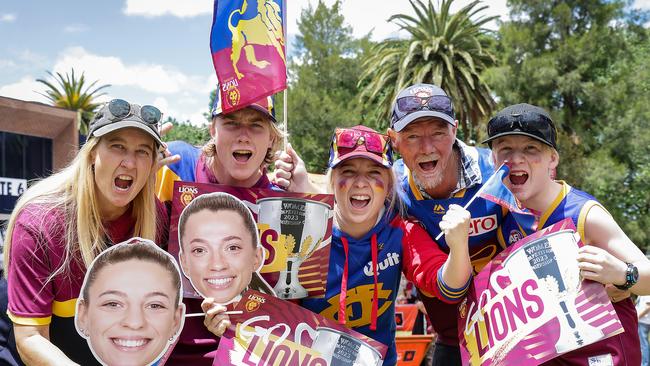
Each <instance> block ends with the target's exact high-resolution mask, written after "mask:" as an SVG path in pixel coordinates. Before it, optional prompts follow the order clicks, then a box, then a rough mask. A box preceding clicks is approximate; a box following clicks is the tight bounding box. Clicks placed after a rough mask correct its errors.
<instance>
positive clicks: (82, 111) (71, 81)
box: [36, 69, 110, 135]
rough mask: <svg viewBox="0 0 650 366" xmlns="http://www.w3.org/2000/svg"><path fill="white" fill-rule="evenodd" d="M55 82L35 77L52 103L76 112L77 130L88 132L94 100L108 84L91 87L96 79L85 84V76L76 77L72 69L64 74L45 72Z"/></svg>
mask: <svg viewBox="0 0 650 366" xmlns="http://www.w3.org/2000/svg"><path fill="white" fill-rule="evenodd" d="M47 73H48V74H49V75H50V77H51V78H52V79H54V81H55V83H56V84H54V83H52V82H50V81H49V80H45V79H36V81H37V82H39V83H42V84H45V86H46V87H47V90H46V91H45V94H42V95H43V96H45V97H46V98H47V99H49V100H50V101H51V102H52V105H54V106H56V107H61V108H65V109H70V110H73V111H76V112H77V113H78V117H77V120H78V121H79V132H80V133H82V134H84V135H85V134H87V133H88V124H89V123H90V121H91V120H92V117H93V114H94V113H95V110H96V109H97V107H98V106H99V104H98V103H96V102H95V101H96V100H97V98H98V97H100V96H102V95H104V94H105V93H100V91H101V90H102V89H104V88H107V87H109V86H110V85H101V86H98V87H96V88H94V89H93V87H95V84H97V80H95V81H93V82H92V83H90V85H86V78H85V77H84V74H83V73H82V74H81V77H79V78H78V79H77V77H76V76H75V73H74V69H72V70H71V71H70V73H66V74H65V76H63V75H61V73H58V72H57V73H56V76H55V75H54V74H52V73H51V72H49V71H48V72H47Z"/></svg>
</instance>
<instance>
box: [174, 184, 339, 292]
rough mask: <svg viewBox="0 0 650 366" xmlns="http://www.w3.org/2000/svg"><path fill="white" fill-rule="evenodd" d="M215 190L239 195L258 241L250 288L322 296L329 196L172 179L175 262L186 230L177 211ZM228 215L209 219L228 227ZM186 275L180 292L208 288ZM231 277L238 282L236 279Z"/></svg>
mask: <svg viewBox="0 0 650 366" xmlns="http://www.w3.org/2000/svg"><path fill="white" fill-rule="evenodd" d="M215 192H222V193H227V194H229V195H232V196H234V197H236V198H237V199H239V200H241V202H243V204H244V205H245V206H246V207H247V208H248V209H249V211H250V212H251V214H252V215H253V218H254V220H255V223H256V227H257V231H258V235H259V242H258V243H259V245H260V246H261V247H262V248H263V253H262V254H263V256H262V259H263V260H262V262H263V263H262V267H261V268H260V269H259V270H257V271H256V272H254V273H253V277H252V282H251V289H254V290H257V291H260V292H263V293H267V294H275V295H276V296H277V297H279V298H282V299H300V298H305V297H323V296H324V294H325V288H326V287H327V273H328V268H329V250H330V243H331V240H332V224H333V210H332V207H333V206H334V196H333V195H331V194H315V193H291V192H282V191H274V190H271V189H263V188H243V187H232V186H227V185H219V184H207V183H193V182H180V181H177V182H174V196H173V199H172V213H171V223H170V231H169V234H170V235H169V246H168V250H169V253H171V254H172V255H173V256H174V257H176V258H178V260H179V263H180V260H181V259H182V258H181V257H182V255H181V252H182V249H183V248H181V244H184V243H181V242H182V239H183V235H182V234H183V233H184V232H185V228H184V227H181V226H182V225H181V224H183V225H185V222H181V221H182V220H181V216H183V213H184V212H186V209H187V207H189V206H190V205H192V204H193V201H194V200H196V199H198V198H199V197H202V196H204V195H207V194H211V193H215ZM238 207H239V206H238ZM233 217H234V216H233ZM227 220H228V218H226V219H220V220H216V221H215V220H213V221H212V222H211V223H212V225H230V227H232V224H231V223H230V222H225V221H227ZM244 221H245V220H244ZM181 229H182V230H183V233H181ZM199 251H201V250H199ZM186 254H187V253H184V252H183V256H185V259H189V257H188V256H186ZM187 262H189V260H188V261H187ZM185 267H186V268H184V269H185V270H186V271H185V274H186V275H188V277H187V278H189V277H193V276H189V274H190V273H189V272H191V270H193V269H195V268H194V267H193V266H185ZM197 276H198V275H197ZM187 278H184V281H185V284H184V294H183V296H184V297H186V298H205V296H203V295H207V294H206V293H205V292H207V291H208V290H207V288H205V286H208V284H209V282H208V283H206V284H205V286H204V288H203V289H202V290H201V291H195V289H201V285H202V280H201V278H199V277H195V279H196V281H195V283H193V284H192V283H190V281H189V280H188V279H187ZM228 281H229V279H227V278H218V277H217V278H214V279H212V282H213V285H214V286H216V287H218V286H221V285H225V284H226V283H227V282H228ZM233 281H234V282H238V279H233ZM258 283H261V284H267V285H269V286H270V288H268V287H269V286H261V285H259V286H258V285H257V284H258ZM195 285H196V286H195ZM214 286H213V287H214ZM198 292H203V294H199V293H198ZM231 296H232V295H231Z"/></svg>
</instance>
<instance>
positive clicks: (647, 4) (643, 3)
mask: <svg viewBox="0 0 650 366" xmlns="http://www.w3.org/2000/svg"><path fill="white" fill-rule="evenodd" d="M634 8H636V9H650V0H636V1H635V2H634Z"/></svg>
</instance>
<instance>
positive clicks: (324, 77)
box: [276, 0, 368, 173]
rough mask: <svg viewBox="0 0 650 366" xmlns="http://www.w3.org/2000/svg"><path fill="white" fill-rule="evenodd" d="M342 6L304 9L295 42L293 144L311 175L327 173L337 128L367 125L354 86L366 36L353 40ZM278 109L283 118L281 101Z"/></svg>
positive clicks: (291, 98) (291, 67) (291, 108)
mask: <svg viewBox="0 0 650 366" xmlns="http://www.w3.org/2000/svg"><path fill="white" fill-rule="evenodd" d="M340 7H341V4H340V2H339V1H336V2H335V3H334V4H333V5H332V6H331V7H327V6H326V5H325V4H324V3H323V2H322V1H320V0H319V2H318V4H317V5H316V6H315V7H312V6H309V7H307V8H306V9H304V10H303V11H302V13H301V15H300V19H299V21H298V29H299V31H300V35H299V36H298V37H297V39H296V44H295V50H296V54H297V57H296V58H294V59H292V60H291V62H290V63H289V94H288V107H289V111H288V118H289V123H288V125H289V134H290V142H291V143H292V144H293V147H294V148H295V149H296V151H298V153H299V154H300V155H301V157H302V158H303V159H304V160H305V163H306V165H307V169H308V170H309V171H311V172H318V173H322V172H323V171H324V170H325V169H326V167H327V161H328V151H329V142H330V137H331V135H332V133H333V132H334V128H335V127H337V126H352V125H356V124H360V123H363V122H364V116H363V115H362V113H361V108H360V105H359V103H358V102H357V98H356V94H357V88H356V85H357V81H358V75H360V73H361V63H360V61H359V58H360V57H361V56H360V55H361V54H362V53H363V50H364V47H365V46H364V45H367V42H368V40H367V38H368V37H366V38H364V39H363V40H354V39H353V37H352V29H351V28H350V26H348V25H346V24H345V23H344V19H343V15H341V12H340ZM366 48H367V47H366ZM280 97H281V95H280V94H279V95H278V98H276V102H278V99H281V98H280ZM277 106H278V110H277V111H276V112H277V113H278V118H280V120H282V119H281V118H282V116H281V113H279V112H281V107H282V103H277Z"/></svg>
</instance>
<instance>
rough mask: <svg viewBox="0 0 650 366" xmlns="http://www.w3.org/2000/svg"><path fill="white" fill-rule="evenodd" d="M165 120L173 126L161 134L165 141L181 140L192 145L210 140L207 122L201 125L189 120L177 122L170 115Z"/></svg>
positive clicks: (200, 144)
mask: <svg viewBox="0 0 650 366" xmlns="http://www.w3.org/2000/svg"><path fill="white" fill-rule="evenodd" d="M167 122H170V123H171V124H173V125H174V128H172V129H171V131H169V132H168V133H167V134H166V135H165V136H163V139H164V140H165V141H176V140H182V141H185V142H188V143H190V144H192V145H194V146H202V145H204V144H205V143H206V142H208V140H210V130H209V125H208V124H207V123H206V124H205V125H203V126H195V125H193V124H191V123H190V122H189V121H186V122H179V121H177V120H176V119H175V118H172V117H167V120H165V123H167Z"/></svg>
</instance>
